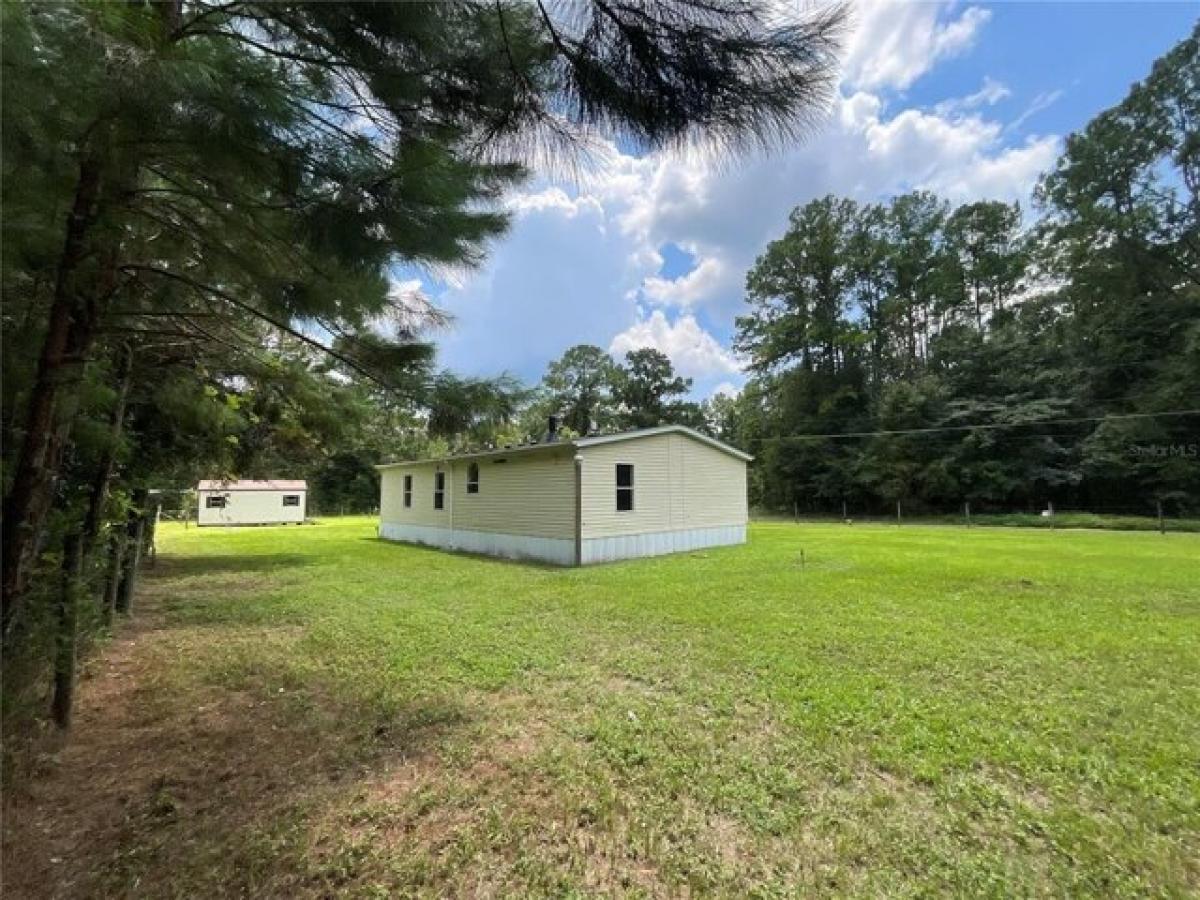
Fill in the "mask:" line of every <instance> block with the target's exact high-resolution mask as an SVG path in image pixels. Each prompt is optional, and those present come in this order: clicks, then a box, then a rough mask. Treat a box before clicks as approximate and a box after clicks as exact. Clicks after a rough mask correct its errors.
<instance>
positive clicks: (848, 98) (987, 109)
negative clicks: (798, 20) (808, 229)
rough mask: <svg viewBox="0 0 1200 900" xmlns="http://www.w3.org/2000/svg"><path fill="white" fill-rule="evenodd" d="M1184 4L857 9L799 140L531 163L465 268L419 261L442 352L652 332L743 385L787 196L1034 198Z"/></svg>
mask: <svg viewBox="0 0 1200 900" xmlns="http://www.w3.org/2000/svg"><path fill="white" fill-rule="evenodd" d="M1198 11H1200V5H1197V4H1195V3H1144V2H1142V3H1054V4H1043V3H1005V4H968V3H920V4H917V3H910V4H901V3H874V2H863V3H859V4H857V5H856V7H855V10H854V18H855V25H854V28H853V31H852V32H851V34H850V36H849V37H848V39H847V46H846V48H845V53H844V60H843V72H842V76H841V81H840V85H839V88H838V92H837V96H836V98H835V100H834V103H833V105H832V108H831V109H830V110H829V114H828V117H827V120H826V122H825V123H824V125H823V127H822V128H821V129H820V130H819V131H818V132H816V133H815V134H814V135H812V136H811V138H810V139H809V140H808V141H806V142H805V143H804V144H803V145H801V146H797V147H791V148H783V149H781V150H778V151H776V152H774V153H771V154H763V155H759V156H755V157H752V158H750V159H742V160H723V161H719V162H715V161H713V160H710V159H705V158H703V157H700V156H698V155H696V154H691V155H687V154H674V155H669V154H655V155H646V156H635V155H629V154H626V153H622V152H620V151H619V150H618V149H617V148H616V147H613V146H608V147H607V154H606V163H605V165H604V166H602V167H601V168H600V169H599V170H598V171H597V172H596V173H595V174H593V175H591V176H589V177H588V178H586V179H585V180H583V181H568V180H555V179H552V178H549V177H545V176H537V177H534V178H533V179H531V180H530V181H529V182H528V183H527V184H525V185H524V186H523V188H522V189H521V190H520V191H517V192H515V193H514V194H513V195H512V196H511V197H510V198H509V205H510V207H511V209H512V211H513V216H514V218H513V225H512V228H511V230H510V232H509V233H508V235H507V236H506V237H505V238H503V239H502V240H500V241H498V242H496V244H495V245H494V246H493V247H492V250H491V253H490V255H489V258H488V261H487V262H486V263H485V264H484V265H483V266H482V267H481V268H479V269H478V270H475V271H471V272H462V273H453V275H447V274H446V273H441V274H440V275H433V274H429V273H425V274H420V273H417V274H416V275H415V276H413V277H412V278H411V279H408V283H407V284H406V285H405V286H406V287H415V286H416V284H415V281H416V280H417V279H418V278H419V280H420V282H421V285H420V286H421V287H422V288H423V290H424V291H425V292H426V293H427V294H428V295H429V296H430V297H432V298H433V299H434V300H435V302H437V303H438V304H439V305H440V306H442V307H443V308H445V309H446V310H448V311H449V312H450V313H452V314H453V315H454V316H455V317H456V320H455V323H454V324H453V325H452V326H451V327H450V328H449V330H447V331H446V332H444V333H441V334H438V335H436V336H435V339H436V341H437V344H438V346H439V359H440V361H441V363H442V364H443V365H446V366H449V367H450V368H452V369H454V370H456V371H458V372H461V373H464V374H470V375H496V374H500V373H501V372H509V373H512V374H515V375H517V376H519V377H520V378H522V379H524V380H526V381H528V382H534V381H536V380H537V379H538V378H539V377H540V376H541V375H542V373H543V372H544V371H545V367H546V364H547V363H548V362H549V361H550V360H552V359H554V358H556V357H557V356H559V355H561V353H562V351H563V350H565V349H566V348H567V347H569V346H571V345H573V344H577V343H592V344H597V345H599V346H601V347H604V348H606V349H608V350H609V351H610V352H611V353H613V354H614V355H615V356H620V355H623V353H624V352H625V351H627V350H629V349H632V348H634V347H639V346H654V347H658V348H659V349H661V350H662V351H664V352H665V353H667V354H668V355H669V356H670V357H671V358H672V360H673V361H674V363H675V366H676V368H677V369H678V370H680V371H681V372H682V373H683V374H684V375H687V376H689V377H691V378H693V379H694V382H695V395H696V396H697V397H698V398H703V397H705V396H709V395H710V394H712V393H713V392H714V391H716V390H725V391H731V390H736V389H738V388H739V387H740V386H741V385H742V384H743V383H744V380H745V379H744V376H743V375H742V373H741V371H740V367H739V365H738V360H737V358H736V357H735V355H734V354H733V353H732V352H731V351H730V349H729V343H730V340H731V338H732V336H733V331H734V318H735V317H736V316H737V315H738V314H740V313H741V311H742V306H743V299H742V284H743V281H744V277H745V273H746V270H747V268H748V267H749V266H750V265H751V264H752V263H753V261H754V258H755V256H756V255H757V253H758V252H760V251H761V249H762V248H763V246H764V245H765V243H766V242H767V241H769V240H771V239H772V238H773V237H775V236H777V235H778V234H779V233H780V232H781V230H782V228H783V225H784V223H785V222H786V218H787V214H788V212H789V211H790V210H791V209H792V208H793V207H795V206H797V205H799V204H801V203H804V202H805V201H807V200H809V199H812V198H813V197H818V196H823V195H825V194H828V193H833V194H838V195H845V196H853V197H856V198H858V199H863V200H874V199H882V198H886V197H887V196H890V195H892V194H895V193H898V192H901V191H904V190H908V189H912V188H917V187H920V188H929V189H932V190H935V191H937V192H939V193H941V194H942V195H943V196H946V197H948V198H950V199H952V200H955V201H962V200H970V199H978V198H995V199H1001V200H1020V201H1022V202H1027V201H1028V198H1029V195H1030V191H1031V190H1032V188H1033V186H1034V184H1035V183H1036V180H1037V177H1038V175H1039V173H1040V172H1042V171H1044V170H1045V169H1046V168H1047V167H1049V166H1050V165H1052V164H1053V162H1054V160H1055V158H1056V156H1057V154H1058V151H1059V149H1060V148H1061V144H1062V140H1063V138H1064V137H1065V136H1066V135H1067V134H1069V133H1070V132H1071V131H1073V130H1076V129H1078V128H1080V127H1082V126H1083V125H1085V124H1086V123H1087V121H1088V120H1089V119H1090V118H1091V117H1092V116H1093V115H1095V114H1096V113H1097V112H1099V111H1100V110H1102V109H1105V108H1107V107H1109V106H1111V105H1113V104H1114V103H1116V102H1118V101H1120V99H1121V98H1122V97H1123V96H1124V95H1125V93H1126V91H1127V90H1128V88H1129V85H1130V84H1131V83H1132V82H1134V81H1136V80H1138V79H1140V78H1142V77H1144V76H1145V74H1146V73H1147V72H1148V71H1149V69H1150V66H1151V64H1152V63H1153V61H1154V60H1155V59H1156V58H1157V57H1159V56H1161V55H1162V54H1163V53H1164V52H1166V51H1167V50H1168V49H1169V48H1170V47H1171V46H1173V45H1174V44H1175V43H1176V42H1177V41H1179V40H1180V39H1182V38H1183V37H1185V36H1186V35H1187V34H1188V33H1189V32H1190V30H1191V29H1192V27H1193V26H1194V24H1195V22H1196V18H1197V12H1198Z"/></svg>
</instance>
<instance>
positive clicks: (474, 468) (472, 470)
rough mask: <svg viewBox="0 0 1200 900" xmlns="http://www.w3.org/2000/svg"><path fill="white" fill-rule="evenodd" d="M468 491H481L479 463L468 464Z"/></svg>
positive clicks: (473, 492)
mask: <svg viewBox="0 0 1200 900" xmlns="http://www.w3.org/2000/svg"><path fill="white" fill-rule="evenodd" d="M467 493H468V494H478V493H479V463H471V464H470V465H469V466H467Z"/></svg>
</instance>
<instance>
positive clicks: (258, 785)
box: [3, 591, 444, 898]
mask: <svg viewBox="0 0 1200 900" xmlns="http://www.w3.org/2000/svg"><path fill="white" fill-rule="evenodd" d="M162 600H163V598H162V596H161V595H156V594H155V592H153V591H151V592H150V596H148V597H146V598H144V599H143V602H142V604H141V608H140V609H139V613H138V617H137V618H136V619H135V620H134V621H133V622H131V623H128V624H127V625H126V626H125V627H124V628H123V629H122V634H121V636H120V637H119V638H118V639H116V640H114V641H113V642H112V643H111V644H110V645H109V646H108V647H106V648H105V649H104V650H103V652H102V653H101V655H99V656H98V657H96V658H94V659H93V660H92V662H91V664H90V665H89V667H88V672H87V675H86V677H85V678H84V679H83V680H82V682H81V684H80V687H79V692H78V706H77V710H76V716H75V723H74V727H73V731H72V735H71V738H70V740H69V741H68V742H66V743H65V745H60V746H54V745H51V744H48V745H47V746H46V747H45V748H43V751H42V758H41V764H40V766H39V769H40V772H39V775H38V777H36V778H35V779H34V780H33V781H32V782H31V783H29V784H28V785H26V786H24V788H23V789H22V790H21V791H20V792H19V793H18V794H16V795H15V796H13V797H11V798H10V799H9V803H8V805H7V809H6V815H5V822H4V833H3V851H4V888H5V894H6V896H13V897H30V898H60V897H61V898H67V897H71V898H74V897H86V896H125V895H133V894H137V895H139V896H166V895H175V894H180V893H181V892H182V894H196V892H200V893H203V888H204V887H209V888H212V889H213V890H217V891H221V892H228V891H230V890H232V891H233V892H234V893H239V892H254V891H259V890H263V889H266V890H268V891H269V892H274V891H277V890H282V891H283V892H284V893H291V891H292V887H294V886H289V885H288V882H289V881H290V879H291V878H292V877H293V876H294V874H295V873H296V872H297V871H302V869H300V868H299V867H298V866H297V865H296V860H295V859H294V858H292V856H291V855H289V851H295V850H298V849H300V845H299V844H298V843H297V842H296V841H295V839H294V838H295V836H294V835H290V834H289V833H288V832H289V829H293V828H294V826H296V825H297V824H298V823H301V822H302V821H303V820H304V818H305V817H306V815H307V813H306V811H307V810H309V809H311V808H314V807H316V808H320V807H322V806H324V805H326V804H329V803H332V802H336V800H337V799H338V798H339V797H340V796H341V795H342V794H343V793H344V792H345V791H346V785H347V784H353V783H356V782H358V781H360V780H361V779H362V777H363V774H364V771H365V770H366V769H368V768H369V767H370V766H371V765H373V764H376V763H378V762H379V761H380V760H383V759H407V758H418V759H419V758H420V757H421V756H422V755H424V754H427V753H428V752H429V750H428V747H429V743H430V741H431V740H432V739H433V738H434V737H435V734H436V732H437V730H438V728H437V723H438V722H439V721H440V720H442V719H444V717H442V719H439V715H437V714H434V715H424V714H422V711H421V710H413V711H408V712H409V713H410V715H408V716H406V717H405V718H406V719H407V720H410V721H423V722H428V723H431V724H430V725H429V726H428V727H426V728H423V729H416V730H408V731H400V730H398V729H389V730H388V731H387V733H386V734H385V735H383V736H382V739H378V738H379V736H378V735H374V737H375V738H377V739H375V740H371V741H367V742H364V741H363V740H362V735H361V733H360V732H357V731H355V730H354V729H346V730H344V731H343V732H342V733H341V734H339V733H338V732H337V731H336V730H334V729H329V728H321V727H320V726H321V724H322V723H320V722H315V721H314V719H313V717H312V716H311V714H310V713H311V711H312V710H313V709H320V708H321V703H320V702H319V700H318V701H317V702H313V701H312V698H308V702H304V703H300V704H297V702H296V699H297V698H296V697H295V696H290V695H289V693H288V692H287V691H285V690H284V689H282V688H279V689H274V692H273V693H272V689H270V688H268V687H267V686H266V685H256V686H255V688H256V689H254V690H249V691H247V690H228V689H225V688H224V687H222V686H220V685H206V684H203V683H195V682H191V681H188V680H185V681H183V682H179V681H177V680H176V679H175V678H174V677H173V674H172V672H171V670H170V667H169V666H168V665H167V664H166V663H167V661H169V660H172V659H177V658H178V657H179V655H180V654H181V653H183V654H186V653H188V652H196V651H198V649H199V646H200V639H199V637H198V636H197V635H193V634H189V632H188V630H186V629H184V630H183V631H179V630H175V629H172V628H170V627H167V626H165V625H164V621H163V616H162V615H161V604H162ZM201 630H202V631H203V629H201ZM271 631H274V632H278V633H275V634H271V633H270V632H271ZM288 631H289V629H286V628H285V629H282V630H281V629H272V630H267V629H263V630H261V633H257V634H242V635H238V636H237V638H236V640H238V641H245V642H249V643H251V644H254V645H258V646H263V645H269V644H270V643H271V641H272V640H275V641H277V642H278V641H280V640H283V641H288V640H292V639H294V638H293V636H292V635H289V634H288V633H287V632H288ZM210 639H211V638H210ZM217 640H218V641H219V640H221V639H220V638H218V639H217ZM223 649H228V648H227V647H226V648H223ZM271 835H274V836H276V838H277V839H279V838H282V839H283V840H282V842H281V843H276V844H274V845H273V846H265V845H264V841H263V839H264V836H271ZM269 844H270V842H269V841H268V845H269ZM293 844H294V845H295V846H292V845H293ZM272 853H275V854H278V862H279V865H275V864H273V863H271V862H270V861H269V860H268V857H269V856H271V854H272Z"/></svg>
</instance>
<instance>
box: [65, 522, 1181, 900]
mask: <svg viewBox="0 0 1200 900" xmlns="http://www.w3.org/2000/svg"><path fill="white" fill-rule="evenodd" d="M374 535H375V531H374V523H373V521H372V520H369V519H365V518H348V519H343V520H330V521H327V522H324V523H322V524H320V525H316V526H311V527H304V528H282V529H281V528H260V529H245V530H196V529H194V528H193V529H190V530H186V531H185V530H183V529H182V528H180V527H176V526H165V527H164V528H163V529H162V534H161V537H160V559H159V564H158V567H157V569H156V570H155V571H154V572H153V573H151V574H149V575H148V577H147V579H146V583H145V586H144V588H143V593H144V600H143V604H144V609H145V610H146V611H147V612H148V613H152V614H154V615H156V616H157V617H158V619H157V620H156V621H157V624H156V625H155V627H154V628H153V629H152V630H150V631H148V632H146V633H145V634H144V635H143V636H142V637H141V638H140V639H139V643H138V647H137V649H136V650H135V651H131V652H132V653H133V654H134V658H135V659H136V660H137V667H136V680H135V686H134V687H132V688H131V689H130V692H129V698H131V699H127V700H126V701H125V702H126V706H127V708H125V711H124V712H123V713H121V715H122V716H125V717H126V718H125V719H121V718H120V716H117V718H116V720H117V721H121V722H123V723H124V724H123V726H122V727H123V728H125V729H126V730H128V729H132V733H133V734H136V735H137V739H136V740H135V739H133V738H129V737H124V736H123V737H120V738H119V739H114V740H116V741H117V747H116V749H113V750H112V752H114V753H116V752H121V753H124V754H126V758H127V759H128V758H129V755H132V756H133V757H135V759H134V760H133V761H132V762H127V763H126V765H127V767H128V769H129V771H130V772H131V774H130V775H129V776H128V777H129V783H128V784H126V785H125V786H124V790H125V791H126V793H127V794H128V799H127V801H126V811H125V813H124V819H123V822H122V824H121V825H120V826H119V828H118V829H117V832H116V837H115V838H114V846H111V847H108V848H106V856H105V857H104V858H103V859H101V860H98V861H97V862H96V864H95V868H94V870H93V871H91V872H90V874H89V875H88V876H87V877H89V878H92V879H94V881H93V882H92V883H93V884H95V885H99V886H100V887H99V888H98V890H102V891H106V892H112V893H120V892H122V891H133V890H134V888H133V885H135V884H137V885H139V887H138V890H139V891H141V892H142V894H143V895H144V894H146V893H148V894H149V895H167V896H213V895H216V894H218V893H226V894H249V895H262V894H268V895H272V896H326V895H328V894H329V893H331V892H332V893H341V892H345V893H348V894H351V895H361V896H381V897H382V896H396V895H408V894H418V895H428V896H444V895H447V894H457V895H468V896H479V895H495V896H509V895H514V894H516V895H537V896H543V895H566V896H575V895H592V894H622V895H634V896H636V895H640V894H644V895H649V896H683V895H696V894H716V895H728V896H762V897H774V896H811V895H813V894H838V895H841V894H859V895H863V894H865V895H883V894H886V895H928V894H931V893H934V894H959V895H961V894H984V895H993V896H1013V895H1028V894H1055V895H1065V894H1072V895H1080V896H1096V895H1126V896H1134V895H1147V894H1156V895H1178V896H1182V895H1187V894H1194V893H1195V892H1197V891H1200V537H1198V536H1196V535H1186V534H1168V535H1166V536H1161V535H1158V534H1145V533H1106V532H1087V531H1056V532H1044V531H1030V530H1019V529H1013V530H1000V529H973V530H970V531H967V530H965V529H962V528H940V527H918V526H914V527H906V528H897V527H894V526H891V527H887V526H860V525H854V526H849V527H848V526H845V525H799V526H797V525H791V524H759V525H756V526H753V527H752V529H751V536H750V542H749V544H748V545H747V546H745V547H738V548H724V549H719V550H711V551H705V552H699V553H690V554H683V555H678V556H673V557H666V558H660V559H651V560H638V561H630V562H625V563H619V564H613V565H607V566H601V567H594V568H588V569H583V570H562V569H554V568H546V567H540V566H532V565H522V564H517V563H510V562H501V561H493V560H488V559H481V558H473V557H467V556H461V555H451V554H448V553H441V552H437V551H433V550H425V549H418V548H414V547H408V546H403V545H397V544H390V543H385V542H380V541H378V540H376V539H375V536H374ZM802 553H803V563H802V557H801V554H802ZM96 677H97V678H99V677H100V676H99V675H97V676H96ZM85 702H86V701H85ZM113 715H114V716H115V715H116V714H113ZM138 729H141V730H140V731H139V730H138ZM124 734H125V732H124V731H123V732H122V735H124ZM76 739H77V740H78V741H82V742H84V743H85V745H86V742H87V741H88V738H87V727H86V725H85V726H81V727H80V728H79V729H77V735H76ZM80 752H81V753H84V752H91V753H92V754H93V755H92V756H91V759H92V761H93V763H95V755H94V754H95V753H96V752H104V751H103V750H100V751H95V750H92V751H84V750H81V751H80Z"/></svg>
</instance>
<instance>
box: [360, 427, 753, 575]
mask: <svg viewBox="0 0 1200 900" xmlns="http://www.w3.org/2000/svg"><path fill="white" fill-rule="evenodd" d="M751 458H752V457H750V456H749V455H748V454H746V453H743V452H742V451H741V450H737V449H735V448H734V447H730V446H729V445H728V444H723V443H721V442H720V441H717V440H714V439H713V438H710V437H707V436H706V435H702V434H700V433H699V432H697V431H693V430H692V429H690V428H685V427H683V426H681V425H664V426H660V427H657V428H646V429H642V430H639V431H628V432H623V433H621V434H606V435H595V436H591V437H583V438H573V439H570V440H556V439H555V438H554V432H553V426H552V427H551V432H550V436H549V438H548V439H547V440H545V441H542V442H540V443H533V444H522V445H520V446H516V447H504V448H501V449H494V450H487V451H483V452H479V453H465V454H461V455H457V456H447V457H444V458H440V459H425V460H418V461H415V462H397V463H390V464H388V465H383V466H379V467H378V468H379V471H380V475H381V478H380V482H381V493H382V496H381V499H380V507H379V509H380V524H379V534H380V536H381V537H383V538H387V539H389V540H395V541H408V542H412V543H418V544H428V545H431V546H435V547H444V548H448V549H454V550H465V551H469V552H473V553H484V554H489V555H492V556H505V557H511V558H517V559H536V560H543V561H546V562H551V563H557V564H559V565H566V566H572V565H576V566H577V565H586V564H588V563H595V562H606V561H610V560H617V559H627V558H630V557H636V556H656V555H659V554H663V553H675V552H678V551H683V550H696V549H699V548H703V547H715V546H720V545H723V544H741V543H744V542H745V540H746V520H747V501H746V463H747V462H748V461H749V460H750V459H751Z"/></svg>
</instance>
